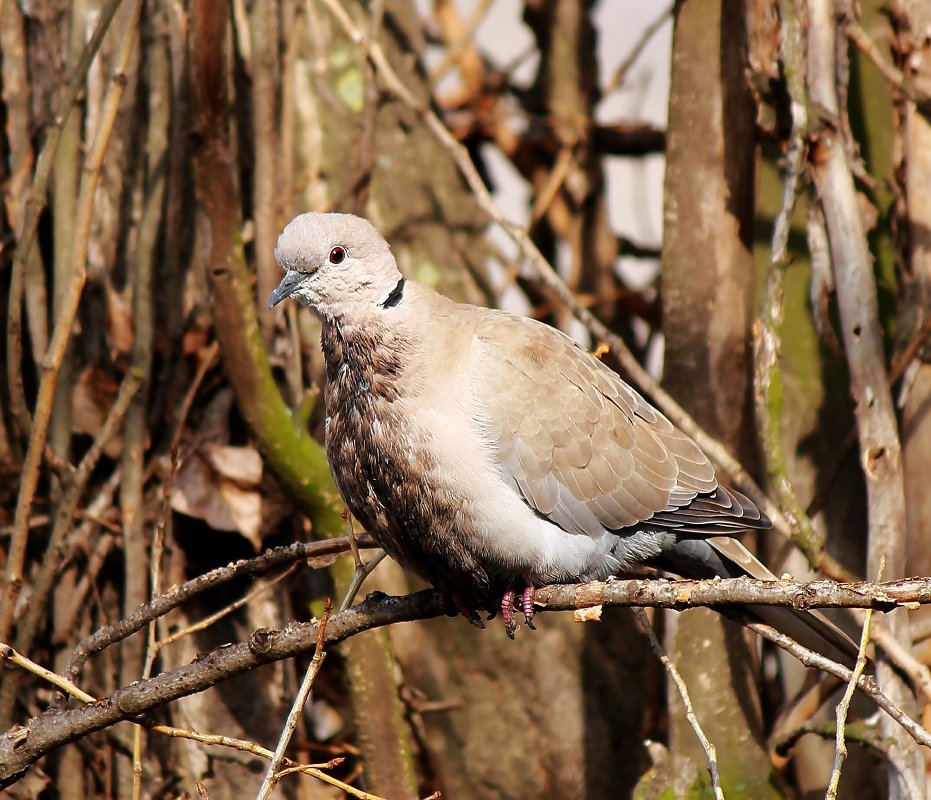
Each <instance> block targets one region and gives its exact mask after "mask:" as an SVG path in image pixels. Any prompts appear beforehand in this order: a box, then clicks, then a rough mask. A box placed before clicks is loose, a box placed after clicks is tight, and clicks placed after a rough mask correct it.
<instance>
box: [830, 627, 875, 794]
mask: <svg viewBox="0 0 931 800" xmlns="http://www.w3.org/2000/svg"><path fill="white" fill-rule="evenodd" d="M872 620H873V610H872V609H867V611H866V615H865V616H864V619H863V631H862V633H861V634H860V645H859V647H858V649H857V661H856V664H855V665H854V668H853V672H851V674H850V680H849V681H847V688H846V690H845V691H844V696H843V697H842V698H841V700H840V702H839V703H838V704H837V708H836V709H835V714H834V717H835V720H836V722H837V731H836V738H835V745H834V767H833V768H832V769H831V780H830V781H829V782H828V790H827V793H826V794H825V796H824V797H825V800H835V798H836V797H837V786H838V784H839V783H840V771H841V767H842V766H843V764H844V759H845V758H847V743H846V741H845V739H844V736H845V733H846V727H847V715H848V714H849V713H850V701H851V700H853V693H854V691H856V688H857V684H858V683H859V681H860V676H862V675H863V670H864V668H865V667H866V647H867V645H868V644H869V641H870V623H871V622H872Z"/></svg>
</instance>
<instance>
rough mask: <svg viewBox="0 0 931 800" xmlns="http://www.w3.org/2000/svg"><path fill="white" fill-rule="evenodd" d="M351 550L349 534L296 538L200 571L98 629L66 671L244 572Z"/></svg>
mask: <svg viewBox="0 0 931 800" xmlns="http://www.w3.org/2000/svg"><path fill="white" fill-rule="evenodd" d="M358 543H359V545H360V546H362V547H374V546H375V545H374V544H373V542H372V541H371V539H369V538H368V537H366V538H365V539H363V540H358ZM348 550H349V540H348V539H346V538H337V539H328V540H326V541H323V542H296V543H294V544H292V545H289V546H288V547H279V548H276V549H274V550H270V551H268V552H266V553H264V554H263V555H261V556H258V557H256V558H253V559H249V560H248V561H237V562H235V563H233V564H228V565H227V566H225V567H218V568H217V569H214V570H211V571H210V572H206V573H204V574H203V575H199V576H198V577H196V578H193V579H191V580H189V581H187V582H186V583H183V584H181V585H180V586H176V587H174V588H173V589H171V590H170V591H169V592H167V593H166V594H163V595H161V596H160V597H154V598H152V600H151V601H149V602H148V603H146V604H145V605H142V606H140V607H139V608H137V609H136V610H135V611H134V612H133V613H132V614H130V615H129V616H128V617H125V618H124V619H122V620H120V621H119V622H117V623H115V624H113V625H106V626H104V627H102V628H99V629H97V630H96V631H94V633H92V634H91V635H90V636H88V637H87V638H86V639H84V640H83V641H82V642H80V643H79V644H78V646H77V647H76V648H75V650H74V652H73V653H72V654H71V658H70V659H69V661H68V663H67V665H66V666H65V669H64V674H65V675H66V676H67V677H69V678H72V679H74V678H77V676H78V675H79V674H80V672H81V668H82V667H83V665H84V662H85V661H87V659H88V658H89V657H90V656H92V655H94V654H95V653H99V652H100V651H101V650H104V649H105V648H107V647H109V646H110V645H112V644H115V643H116V642H119V641H122V640H123V639H125V638H126V637H127V636H131V635H132V634H134V633H135V632H136V631H138V630H141V629H142V628H144V627H145V626H146V625H147V624H148V623H149V622H151V621H152V620H153V619H157V618H159V617H161V616H164V615H165V614H167V613H168V612H169V611H171V610H172V609H174V608H177V607H178V606H180V605H181V604H182V603H185V602H187V601H188V600H190V599H191V598H192V597H195V596H196V595H198V594H200V593H201V592H204V591H207V590H208V589H212V588H214V587H216V586H220V585H222V584H224V583H226V582H228V581H231V580H233V579H234V578H237V577H240V576H245V575H255V574H261V573H263V572H268V571H269V570H272V569H275V568H277V567H281V566H285V565H287V564H292V563H294V562H295V561H300V560H301V559H320V560H322V562H323V563H328V562H327V561H326V559H328V558H333V557H336V556H337V555H339V554H340V553H345V552H347V551H348Z"/></svg>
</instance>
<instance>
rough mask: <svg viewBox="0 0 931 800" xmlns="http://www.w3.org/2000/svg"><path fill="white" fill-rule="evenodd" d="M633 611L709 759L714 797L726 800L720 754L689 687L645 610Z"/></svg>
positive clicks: (636, 609) (717, 799)
mask: <svg viewBox="0 0 931 800" xmlns="http://www.w3.org/2000/svg"><path fill="white" fill-rule="evenodd" d="M633 611H634V614H636V616H637V619H638V620H639V621H640V627H641V628H643V632H644V633H645V634H646V635H647V639H649V640H650V648H651V649H652V650H653V652H654V653H656V657H657V658H658V659H659V660H660V661H661V662H662V664H663V666H664V667H665V668H666V672H668V673H669V677H670V678H672V682H673V683H674V684H675V685H676V690H677V691H678V692H679V697H681V698H682V705H683V706H684V707H685V718H686V719H687V720H688V721H689V725H691V726H692V730H693V731H695V735H696V736H697V737H698V741H699V742H701V746H702V749H704V751H705V755H706V756H707V757H708V766H709V767H710V769H711V786H712V788H713V789H714V796H715V798H716V800H724V791H723V790H722V789H721V774H720V773H719V772H718V753H717V750H715V747H714V745H713V744H712V743H711V742H710V741H709V739H708V737H707V736H705V732H704V731H703V730H702V727H701V724H700V723H699V721H698V717H696V716H695V708H694V706H693V705H692V699H691V698H690V697H689V690H688V687H687V686H686V685H685V681H684V680H683V679H682V676H681V675H680V674H679V670H678V669H676V665H675V664H674V663H673V661H672V659H671V658H670V657H669V656H667V655H666V651H665V650H663V646H662V645H661V644H660V643H659V639H658V638H657V636H656V631H655V630H653V626H652V625H651V624H650V620H649V619H647V615H646V613H645V612H644V610H643V609H642V608H634V610H633Z"/></svg>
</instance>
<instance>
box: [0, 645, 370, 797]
mask: <svg viewBox="0 0 931 800" xmlns="http://www.w3.org/2000/svg"><path fill="white" fill-rule="evenodd" d="M0 661H8V662H9V663H10V664H12V665H14V666H17V667H19V668H20V669H23V670H26V671H27V672H31V673H32V674H33V675H36V676H38V677H40V678H42V679H43V680H45V681H48V682H49V683H51V684H52V685H54V686H57V687H58V688H59V689H61V690H62V691H63V692H66V693H67V694H68V695H70V696H71V697H73V698H75V699H76V700H80V701H81V702H82V703H96V702H97V698H95V697H94V696H93V695H90V694H88V693H87V692H85V691H84V690H83V689H81V688H80V687H79V686H77V685H75V684H74V683H72V682H71V681H69V680H67V679H66V678H64V677H62V676H61V675H58V674H57V673H55V672H52V671H51V670H49V669H46V668H45V667H43V666H42V665H41V664H37V663H36V662H35V661H32V660H31V659H29V658H26V657H25V656H23V655H22V654H20V653H18V652H16V650H14V649H13V648H12V647H10V646H9V645H5V644H3V643H2V642H0ZM133 721H134V722H136V724H137V725H138V726H139V727H138V728H137V730H142V728H147V729H148V730H151V731H153V732H154V733H158V734H161V735H162V736H170V737H172V738H174V739H189V740H191V741H193V742H198V743H199V744H206V745H214V746H220V747H230V748H233V749H235V750H241V751H242V752H245V753H252V754H253V755H257V756H260V757H261V758H264V759H267V760H271V759H272V757H273V756H274V755H275V754H274V753H272V751H271V750H268V749H267V748H265V747H262V746H261V745H259V744H256V743H255V742H250V741H248V740H246V739H237V738H235V737H233V736H220V735H216V734H209V733H198V732H196V731H192V730H185V729H183V728H175V727H173V726H170V725H159V724H156V723H152V722H150V721H148V720H133ZM342 761H343V758H342V757H341V756H338V757H336V758H332V759H330V760H329V761H327V762H326V763H324V764H300V763H298V762H295V761H292V760H291V759H290V758H282V759H281V762H280V763H283V764H286V765H287V769H286V770H284V772H301V773H304V774H306V775H310V776H312V777H314V778H317V779H318V780H321V781H323V782H324V783H328V784H330V785H331V786H335V787H337V788H338V789H341V790H342V791H344V792H346V793H347V794H349V795H351V796H353V797H356V798H359V800H382V798H379V797H377V796H376V795H373V794H371V793H369V792H363V791H361V790H359V789H356V788H355V787H354V786H350V785H349V784H347V783H344V782H343V781H340V780H338V779H337V778H334V777H333V776H331V775H327V774H326V773H324V772H321V770H324V769H332V768H333V767H337V766H339V765H340V764H341V763H342ZM279 774H281V773H279Z"/></svg>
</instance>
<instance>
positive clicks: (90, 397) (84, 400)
mask: <svg viewBox="0 0 931 800" xmlns="http://www.w3.org/2000/svg"><path fill="white" fill-rule="evenodd" d="M119 388H120V387H119V384H118V383H117V381H116V380H115V379H114V377H113V376H112V375H110V374H109V373H108V372H106V371H105V370H102V369H100V368H99V367H96V366H93V365H92V366H89V367H85V368H84V369H83V370H82V371H81V374H80V375H78V379H77V381H76V383H75V385H74V390H73V392H72V394H71V415H72V419H71V427H72V428H73V430H74V432H75V433H83V434H86V435H87V436H91V437H95V436H97V434H98V433H100V428H101V427H102V426H103V422H104V420H105V419H106V418H107V414H108V413H109V412H110V407H111V406H112V405H113V402H114V401H115V400H116V395H117V392H118V391H119ZM104 452H105V453H106V454H107V455H108V456H109V457H110V458H117V457H119V455H120V453H122V452H123V436H122V433H121V432H120V431H119V430H117V431H114V433H113V436H111V437H110V441H109V442H107V445H106V447H104Z"/></svg>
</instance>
